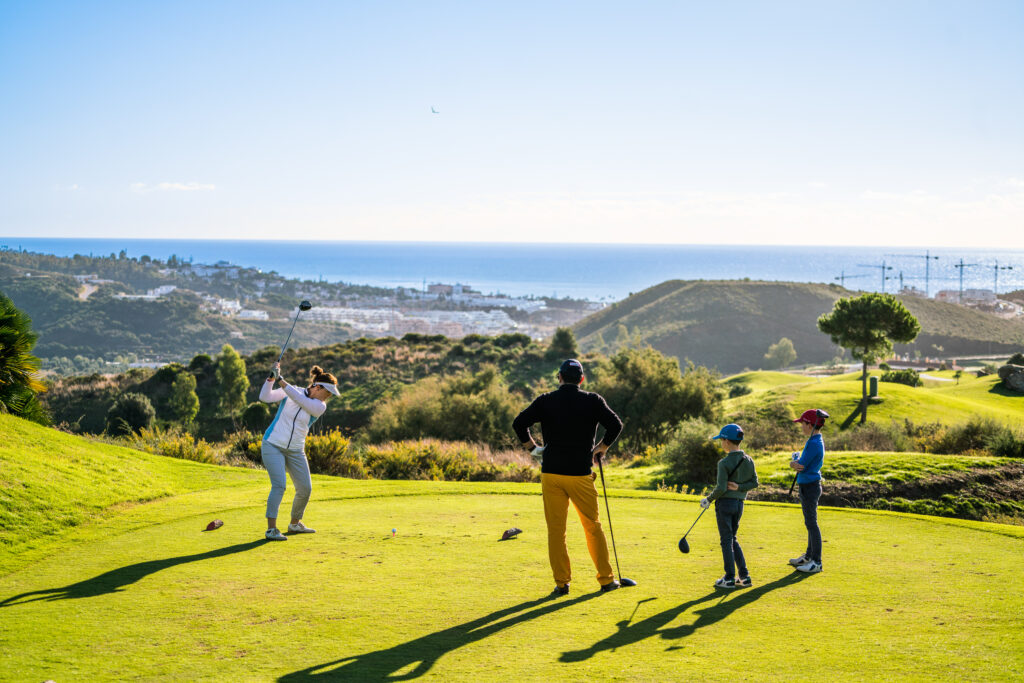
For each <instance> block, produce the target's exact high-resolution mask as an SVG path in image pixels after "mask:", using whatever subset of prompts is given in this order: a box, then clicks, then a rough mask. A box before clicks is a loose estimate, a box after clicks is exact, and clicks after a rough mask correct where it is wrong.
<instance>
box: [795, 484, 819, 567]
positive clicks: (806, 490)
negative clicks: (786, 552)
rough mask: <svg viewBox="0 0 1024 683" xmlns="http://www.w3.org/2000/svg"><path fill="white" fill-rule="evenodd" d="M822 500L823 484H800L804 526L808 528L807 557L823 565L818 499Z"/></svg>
mask: <svg viewBox="0 0 1024 683" xmlns="http://www.w3.org/2000/svg"><path fill="white" fill-rule="evenodd" d="M819 498H821V482H820V481H815V482H812V483H810V484H800V507H802V508H803V510H804V526H806V527H807V552H806V553H805V554H806V555H807V557H809V558H811V559H812V560H814V561H815V562H817V563H818V564H821V529H820V528H818V499H819Z"/></svg>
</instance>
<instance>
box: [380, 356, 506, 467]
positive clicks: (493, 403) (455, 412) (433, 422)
mask: <svg viewBox="0 0 1024 683" xmlns="http://www.w3.org/2000/svg"><path fill="white" fill-rule="evenodd" d="M521 407H522V406H521V405H520V401H519V400H518V399H517V398H516V397H515V396H513V395H512V394H511V393H510V392H509V390H508V385H507V384H505V381H504V380H503V379H502V377H501V375H500V374H499V373H498V370H497V368H495V367H494V366H485V367H484V368H483V369H482V370H480V372H477V373H475V374H474V373H471V372H468V371H466V372H461V373H458V374H456V375H451V376H448V377H427V378H425V379H422V380H420V381H418V382H416V383H415V384H412V385H409V386H406V387H404V388H403V389H402V390H401V391H400V392H399V393H398V395H396V396H393V397H391V398H388V399H385V400H384V401H382V402H380V403H379V404H378V405H377V407H376V409H375V410H374V412H373V414H372V416H371V418H370V424H369V426H368V427H367V430H366V431H367V436H368V438H369V440H370V441H371V442H376V443H380V442H386V441H403V440H409V439H422V438H435V439H450V440H454V441H468V442H474V443H485V444H488V445H489V446H492V447H495V448H502V447H509V446H514V445H515V443H514V441H515V439H514V437H513V435H512V430H511V425H512V420H513V419H514V418H515V416H516V415H517V414H518V413H519V410H520V409H521Z"/></svg>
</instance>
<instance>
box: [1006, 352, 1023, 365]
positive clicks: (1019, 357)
mask: <svg viewBox="0 0 1024 683" xmlns="http://www.w3.org/2000/svg"><path fill="white" fill-rule="evenodd" d="M1006 364H1007V365H1024V353H1019V352H1018V353H1015V354H1013V355H1012V356H1010V359H1009V360H1007V361H1006Z"/></svg>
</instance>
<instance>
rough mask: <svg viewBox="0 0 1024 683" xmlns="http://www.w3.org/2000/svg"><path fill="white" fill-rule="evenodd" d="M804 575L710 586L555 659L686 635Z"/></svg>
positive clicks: (588, 655) (578, 659) (577, 658)
mask: <svg viewBox="0 0 1024 683" xmlns="http://www.w3.org/2000/svg"><path fill="white" fill-rule="evenodd" d="M807 576H809V575H808V574H801V573H800V572H793V573H792V574H787V575H786V576H784V577H782V578H781V579H776V580H775V581H772V582H771V583H766V584H765V585H763V586H759V587H758V588H752V589H750V590H740V592H727V591H726V590H719V589H716V590H713V591H711V592H710V593H708V594H707V595H705V596H703V597H700V598H697V599H695V600H690V601H688V602H684V603H683V604H681V605H677V606H675V607H672V608H670V609H667V610H665V611H663V612H658V613H657V614H655V615H653V616H650V617H648V618H646V619H644V620H642V621H638V622H636V623H635V624H632V625H630V624H629V623H628V622H619V623H618V624H616V626H618V628H619V630H618V632H616V633H613V634H612V635H610V636H608V637H607V638H605V639H603V640H599V641H597V642H596V643H594V644H593V645H591V646H590V647H588V648H586V649H584V650H569V651H568V652H563V653H562V656H561V657H559V658H558V660H559V661H560V662H582V661H583V660H585V659H590V658H591V657H593V656H594V655H596V654H597V653H598V652H601V651H603V650H614V649H615V648H619V647H623V646H625V645H632V644H633V643H638V642H640V641H641V640H645V639H647V638H651V637H653V636H656V635H657V636H660V637H662V638H664V639H666V640H668V639H677V638H685V637H686V636H688V635H690V634H692V633H693V632H695V631H696V630H697V629H700V628H703V627H705V626H710V625H711V624H714V623H715V622H718V621H721V620H722V619H725V618H726V617H727V616H729V615H730V614H732V613H733V612H735V611H736V610H738V609H740V608H741V607H746V606H747V605H749V604H750V603H752V602H754V601H755V600H757V599H758V598H760V597H761V596H763V595H765V594H766V593H770V592H771V591H773V590H776V589H779V588H785V587H786V586H792V585H794V584H796V583H798V582H799V581H801V580H803V579H805V578H806V577H807ZM738 590H739V589H738ZM726 598H730V599H726ZM716 600H717V601H718V602H717V603H716V604H713V605H710V606H708V607H705V608H704V609H702V610H698V611H697V612H696V614H698V615H700V616H698V618H697V620H696V621H695V622H693V623H692V624H688V625H686V626H676V627H673V628H666V627H667V626H668V624H670V623H672V621H674V620H675V619H676V618H677V617H678V616H679V615H681V614H683V613H684V612H686V611H687V610H688V609H690V608H691V607H696V606H697V605H700V604H702V603H705V602H714V601H716Z"/></svg>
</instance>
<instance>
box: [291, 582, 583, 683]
mask: <svg viewBox="0 0 1024 683" xmlns="http://www.w3.org/2000/svg"><path fill="white" fill-rule="evenodd" d="M598 595H600V593H590V594H588V595H581V596H580V597H578V598H573V599H572V600H559V599H552V598H548V597H544V598H540V599H537V600H529V601H527V602H521V603H519V604H518V605H513V606H511V607H506V608H504V609H500V610H498V611H496V612H491V613H490V614H488V615H487V616H484V617H480V618H479V619H474V620H473V621H467V622H466V623H464V624H459V625H458V626H452V627H451V628H447V629H445V630H443V631H437V632H436V633H431V634H429V635H425V636H423V637H421V638H416V639H415V640H410V641H408V642H405V643H402V644H400V645H396V646H394V647H390V648H388V649H386V650H376V651H374V652H367V653H366V654H361V655H354V656H352V657H342V658H341V659H336V660H334V661H332V662H325V663H323V664H317V665H316V666H311V667H309V668H308V669H302V670H301V671H295V672H292V673H290V674H286V675H284V676H282V677H281V678H279V679H278V680H279V681H285V682H290V681H311V680H325V681H385V680H386V681H405V680H410V679H413V678H419V677H420V676H423V675H424V674H426V673H427V672H429V671H430V669H431V668H432V667H433V666H434V664H435V663H436V662H437V660H439V659H440V658H441V657H442V656H443V655H445V654H447V653H449V652H453V651H454V650H457V649H459V648H460V647H462V646H463V645H468V644H470V643H473V642H476V641H478V640H483V639H484V638H487V637H489V636H492V635H494V634H495V633H498V632H499V631H502V630H504V629H506V628H509V627H511V626H515V625H517V624H521V623H523V622H524V621H530V620H531V619H537V618H538V617H543V616H545V615H547V614H551V613H552V612H557V611H558V610H561V609H565V608H566V607H571V606H572V605H577V604H579V603H581V602H584V601H586V600H590V599H592V598H595V597H597V596H598ZM545 603H546V604H545ZM539 605H544V606H543V607H538V606H539ZM534 607H537V609H532V608H534ZM523 610H530V611H523ZM517 613H518V614H517ZM512 615H515V616H512ZM505 617H509V618H508V619H506V618H505ZM502 620H504V621H502ZM414 664H415V665H416V666H415V668H413V669H412V670H411V671H408V672H405V673H398V672H399V671H402V670H403V669H406V668H408V667H410V666H412V665H414Z"/></svg>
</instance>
